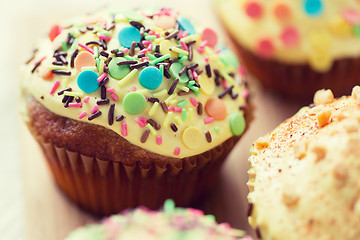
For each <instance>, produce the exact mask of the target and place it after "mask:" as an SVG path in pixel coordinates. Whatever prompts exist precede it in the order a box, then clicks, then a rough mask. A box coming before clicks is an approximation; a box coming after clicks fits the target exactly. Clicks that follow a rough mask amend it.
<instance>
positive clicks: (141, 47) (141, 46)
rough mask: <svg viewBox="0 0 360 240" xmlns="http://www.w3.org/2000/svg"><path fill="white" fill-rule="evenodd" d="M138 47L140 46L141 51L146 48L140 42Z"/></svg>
mask: <svg viewBox="0 0 360 240" xmlns="http://www.w3.org/2000/svg"><path fill="white" fill-rule="evenodd" d="M137 45H138V46H139V48H140V50H143V49H144V48H145V46H144V44H142V42H141V41H138V42H137Z"/></svg>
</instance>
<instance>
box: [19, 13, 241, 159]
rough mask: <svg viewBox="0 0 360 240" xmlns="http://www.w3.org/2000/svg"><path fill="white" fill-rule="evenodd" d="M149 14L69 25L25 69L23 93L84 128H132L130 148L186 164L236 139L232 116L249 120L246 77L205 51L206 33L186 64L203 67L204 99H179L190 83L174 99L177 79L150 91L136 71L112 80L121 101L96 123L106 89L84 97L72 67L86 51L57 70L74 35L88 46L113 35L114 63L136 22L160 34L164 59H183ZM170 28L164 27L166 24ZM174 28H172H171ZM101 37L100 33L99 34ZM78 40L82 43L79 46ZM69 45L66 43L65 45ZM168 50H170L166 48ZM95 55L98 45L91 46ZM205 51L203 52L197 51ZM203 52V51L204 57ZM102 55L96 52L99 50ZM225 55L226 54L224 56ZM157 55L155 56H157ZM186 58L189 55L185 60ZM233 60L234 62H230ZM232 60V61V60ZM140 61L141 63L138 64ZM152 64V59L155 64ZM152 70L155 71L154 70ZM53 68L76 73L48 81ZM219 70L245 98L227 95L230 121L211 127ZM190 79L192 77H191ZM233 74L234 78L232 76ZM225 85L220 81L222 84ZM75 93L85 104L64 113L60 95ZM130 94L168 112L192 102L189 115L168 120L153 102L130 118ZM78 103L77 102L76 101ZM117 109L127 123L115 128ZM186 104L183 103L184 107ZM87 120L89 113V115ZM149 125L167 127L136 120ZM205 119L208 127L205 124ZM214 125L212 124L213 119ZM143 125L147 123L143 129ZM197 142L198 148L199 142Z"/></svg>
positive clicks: (223, 55)
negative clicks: (58, 57)
mask: <svg viewBox="0 0 360 240" xmlns="http://www.w3.org/2000/svg"><path fill="white" fill-rule="evenodd" d="M161 11H165V12H166V11H168V12H171V14H173V15H177V14H178V13H176V12H172V11H170V10H161ZM157 12H159V10H157V11H156V12H155V10H154V11H153V10H147V12H146V14H149V15H151V14H153V13H157ZM142 14H143V12H140V11H139V12H130V13H129V12H126V13H119V12H117V13H109V11H108V10H106V11H102V12H101V13H97V14H93V15H87V16H84V17H81V18H78V19H75V20H74V21H72V22H71V24H72V25H64V26H65V29H63V30H62V32H61V33H60V35H58V36H57V37H56V38H55V39H54V41H52V42H51V41H50V40H49V38H46V39H44V40H43V41H42V42H40V44H39V45H38V51H37V52H36V55H35V58H34V60H32V61H31V62H30V63H29V64H27V65H24V67H23V69H22V73H23V77H22V91H23V93H24V95H26V94H31V95H32V96H34V97H35V99H37V100H38V101H39V102H40V103H42V104H43V105H44V106H45V107H46V108H48V109H49V110H50V111H52V112H54V113H56V114H58V115H60V116H65V117H68V118H72V119H76V120H79V121H83V122H88V123H94V124H98V125H101V126H104V127H106V128H109V129H111V130H113V131H115V132H116V133H118V134H120V135H124V134H122V125H123V124H124V123H126V125H127V132H128V134H127V136H124V137H125V138H126V139H127V140H128V141H129V142H131V143H133V144H135V145H138V146H140V147H142V148H145V149H147V150H150V151H152V152H155V153H160V154H162V155H166V156H171V157H178V158H183V157H187V156H192V155H196V154H200V153H202V152H204V151H207V150H209V149H211V148H214V147H215V146H217V145H219V144H221V143H222V142H224V141H225V140H227V139H228V138H230V137H232V136H233V132H232V129H231V126H230V123H229V121H230V117H229V116H230V115H231V114H232V113H235V112H236V113H237V114H241V115H243V111H242V110H239V107H240V106H245V105H246V100H245V98H246V95H247V89H245V87H244V81H243V79H242V77H241V76H240V75H239V74H237V69H236V67H237V63H236V62H231V57H232V56H233V55H232V53H231V52H230V51H229V50H228V49H226V48H223V49H222V51H221V52H220V51H217V52H215V51H216V49H215V48H213V47H211V46H205V47H204V48H202V47H201V46H200V45H201V44H203V40H202V37H201V32H202V29H203V28H196V30H197V32H196V33H195V34H191V35H188V36H185V37H183V38H182V40H183V41H184V42H189V41H192V40H196V43H195V44H194V45H193V55H194V57H193V60H192V61H191V62H190V61H184V62H182V64H183V65H184V66H190V65H191V64H193V63H198V64H199V66H198V67H197V68H196V70H203V73H201V74H200V75H199V79H198V80H197V82H198V83H199V84H200V93H199V94H198V95H197V94H194V93H191V94H188V95H184V96H179V95H178V94H177V93H178V92H179V91H181V90H185V91H188V90H189V89H188V87H187V83H179V84H178V85H177V88H176V89H175V91H174V93H173V94H171V95H169V94H168V90H169V88H170V86H171V84H172V83H173V81H174V78H172V77H171V78H170V79H167V78H165V77H163V79H162V83H161V85H160V86H159V87H158V88H156V89H154V90H150V89H146V88H144V87H143V86H142V85H141V84H140V83H139V80H138V79H139V75H140V73H141V71H142V70H143V69H144V68H139V69H138V70H134V71H132V72H130V73H129V74H128V75H127V76H125V77H124V78H122V79H120V80H117V79H114V78H112V77H111V76H110V74H107V77H108V78H109V82H108V83H107V84H106V85H105V86H106V88H107V89H109V88H113V89H114V90H113V91H114V93H115V94H116V95H117V96H118V100H117V101H115V100H116V99H115V100H114V99H113V98H112V97H111V96H110V92H108V93H107V96H106V97H107V98H108V99H109V100H110V103H109V104H106V105H99V106H98V107H99V111H101V112H102V114H101V115H100V116H98V117H96V118H95V119H93V120H92V121H89V120H88V117H89V116H90V115H91V112H90V111H91V109H92V108H93V107H94V106H95V105H96V103H97V101H98V100H99V99H100V88H99V89H98V90H96V91H95V92H93V93H90V94H88V93H85V92H83V91H82V90H81V89H80V88H79V86H78V84H77V77H78V75H79V74H80V72H81V71H78V70H76V68H71V67H70V61H71V55H72V54H73V52H74V50H75V49H78V50H79V53H81V52H84V51H86V50H85V49H84V48H82V47H80V46H76V45H75V47H72V48H71V46H67V48H68V50H65V49H64V48H63V49H62V50H63V51H66V52H67V57H66V59H67V61H68V62H69V64H68V65H67V66H60V67H58V66H54V65H53V64H52V62H53V61H55V58H54V57H53V54H54V50H55V49H58V48H59V47H60V48H61V46H63V45H64V43H65V42H66V40H67V37H68V34H69V33H70V34H71V35H73V36H74V37H75V39H77V40H78V43H80V44H83V45H86V43H87V42H89V41H99V38H98V35H107V36H109V37H110V38H111V40H109V41H107V50H106V52H107V53H109V55H110V56H112V57H114V54H112V53H111V52H110V51H111V50H113V49H120V51H121V50H122V49H124V47H122V46H120V44H119V40H118V32H119V31H120V30H121V29H123V28H124V27H129V26H131V25H130V23H129V19H130V20H131V19H134V20H136V21H140V22H141V23H142V24H143V25H144V26H145V27H146V28H149V29H150V30H152V31H154V32H157V33H159V34H160V38H159V37H157V39H155V40H154V39H153V40H151V41H152V44H153V46H154V45H155V44H160V48H163V49H160V53H161V54H163V55H165V54H167V53H171V55H173V56H172V58H173V57H180V58H181V57H182V55H179V54H178V53H176V52H175V51H170V52H169V47H172V46H175V45H178V43H177V42H176V41H175V39H174V38H172V39H170V40H164V38H165V36H166V35H165V31H166V30H164V29H162V28H160V27H159V26H157V25H156V22H155V20H154V19H155V18H153V19H151V18H148V17H144V15H142ZM112 21H115V23H116V24H115V28H114V29H113V30H110V31H104V29H103V28H102V25H104V24H106V26H107V27H109V26H111V23H112ZM94 23H95V24H94ZM162 24H164V23H162ZM170 24H171V23H170ZM88 25H91V26H92V27H93V28H94V29H93V30H86V26H88ZM83 30H84V31H85V33H81V31H83ZM94 31H96V32H97V33H93V32H94ZM167 31H168V32H170V33H171V32H172V31H174V29H168V30H167ZM77 40H76V41H77ZM64 41H65V42H64ZM165 45H166V46H165ZM89 46H90V47H91V48H92V49H94V47H93V45H89ZM177 47H178V48H179V49H180V50H179V51H180V52H181V50H183V49H182V48H181V47H180V46H177ZM199 47H200V52H203V53H199V52H198V51H197V49H198V48H199ZM201 50H202V51H201ZM95 51H96V50H95ZM139 51H140V49H139V48H138V47H137V48H136V49H135V55H137V54H138V53H139ZM219 52H220V53H219ZM151 54H154V52H153V51H151ZM128 55H129V51H127V52H126V53H125V56H128ZM185 55H186V54H185ZM229 56H230V57H229ZM43 57H46V59H45V60H43V61H42V62H41V64H40V65H39V66H38V67H37V68H36V69H35V71H34V73H32V72H31V71H32V69H33V68H34V65H35V64H36V63H37V62H38V61H39V59H42V58H43ZM205 57H206V58H207V59H208V61H209V64H210V66H211V71H212V77H211V78H208V77H207V74H206V69H205V65H206V61H205ZM229 58H230V60H229ZM98 59H99V60H96V61H98V63H99V65H100V66H103V64H104V62H105V61H106V58H105V57H102V56H99V57H98ZM138 61H140V60H138ZM150 61H151V59H150ZM149 66H150V65H149ZM50 68H52V69H60V70H61V69H63V70H66V71H71V76H63V75H58V74H55V75H54V77H52V78H50V79H49V80H46V79H44V78H42V76H43V75H44V72H45V73H46V72H47V71H48V70H49V69H50ZM214 69H218V70H219V72H220V73H221V75H222V76H221V79H224V81H225V82H226V84H227V87H230V86H234V87H233V90H232V92H233V94H239V96H238V97H237V98H236V99H232V97H231V95H230V94H227V95H225V97H223V98H222V101H223V102H224V103H225V105H226V110H227V117H226V118H225V119H224V120H221V121H213V122H211V121H210V123H207V124H206V123H205V121H207V120H209V119H208V118H209V116H208V115H207V114H206V111H205V105H206V102H207V100H208V99H210V98H217V97H218V95H219V94H220V93H221V92H223V91H224V88H223V87H222V84H220V86H216V85H215V82H214V78H215V74H214V72H213V70H214ZM84 70H92V71H95V72H96V73H98V75H99V76H100V75H101V74H102V73H103V69H102V68H101V67H100V71H99V70H98V68H97V67H96V66H92V67H88V68H83V69H82V71H84ZM230 73H232V74H236V75H235V77H234V78H233V77H231V76H230V75H231V74H230ZM185 74H186V73H185ZM228 74H230V75H228ZM221 79H220V80H221ZM56 81H60V85H59V87H58V88H57V89H56V91H55V93H54V94H53V95H51V94H50V93H49V92H50V90H51V89H52V88H53V86H54V84H55V82H56ZM69 87H70V88H71V89H72V91H71V92H66V93H67V94H72V95H73V96H78V97H80V99H81V104H82V107H81V108H80V107H68V108H65V107H64V103H62V99H63V97H64V94H63V95H58V94H57V93H58V92H59V91H61V90H63V89H66V88H69ZM129 92H138V93H140V94H142V95H144V96H145V97H146V98H149V97H155V98H158V99H159V100H160V101H161V100H162V101H165V103H167V105H168V106H170V105H173V106H174V107H177V105H178V104H179V103H180V102H182V101H184V100H185V101H186V104H185V105H184V106H182V109H183V112H184V113H183V112H175V111H169V112H168V113H167V114H166V113H164V111H163V110H162V107H161V106H160V104H159V103H151V102H149V101H147V102H146V107H145V110H144V111H142V112H141V113H139V114H135V115H132V114H128V113H127V112H126V111H125V109H124V106H123V98H124V96H125V95H126V94H128V93H129ZM87 97H90V99H89V102H87V103H85V102H84V99H86V98H87ZM191 97H193V98H194V99H195V100H196V102H198V103H202V105H203V108H204V110H203V113H202V115H199V114H198V109H197V107H196V106H194V105H193V104H192V102H191V101H190V98H191ZM73 102H74V103H75V101H73ZM113 103H115V111H114V116H115V117H116V116H120V115H124V116H125V119H124V120H122V121H120V122H117V121H115V119H114V124H113V125H111V126H110V125H109V123H108V112H109V107H110V105H111V104H113ZM183 103H185V102H182V104H183ZM83 112H85V113H86V114H87V115H86V116H85V117H83V118H81V119H79V115H81V113H83ZM83 114H84V113H83ZM141 118H144V119H149V118H151V119H153V120H155V121H156V122H157V123H158V124H160V125H161V128H160V129H158V130H156V129H155V128H154V127H153V126H151V125H150V124H149V123H144V125H145V126H143V127H141V126H140V125H139V124H138V123H137V122H136V119H138V120H141ZM204 119H205V121H204ZM210 120H211V119H210ZM140 124H141V123H140ZM172 124H175V126H176V127H177V128H178V130H177V131H176V132H174V131H173V130H172V129H171V125H172ZM146 129H149V130H150V134H149V136H148V138H147V139H146V140H145V142H144V143H142V142H141V137H142V135H143V133H144V132H145V130H146ZM207 131H209V132H210V135H211V142H209V141H208V139H207V138H206V136H205V133H206V132H207ZM193 134H194V136H193V137H194V138H191V135H193ZM159 136H161V139H162V143H161V144H158V143H159V142H157V140H158V141H159V138H160V137H159ZM195 139H196V141H195V142H194V140H195Z"/></svg>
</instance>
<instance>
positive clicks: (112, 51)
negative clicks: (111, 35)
mask: <svg viewBox="0 0 360 240" xmlns="http://www.w3.org/2000/svg"><path fill="white" fill-rule="evenodd" d="M110 52H111V53H112V54H115V53H118V52H119V49H117V48H115V49H113V50H111V51H110Z"/></svg>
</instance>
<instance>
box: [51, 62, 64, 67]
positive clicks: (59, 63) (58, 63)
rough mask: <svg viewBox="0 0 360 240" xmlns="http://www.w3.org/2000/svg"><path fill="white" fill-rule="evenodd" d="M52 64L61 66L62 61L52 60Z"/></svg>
mask: <svg viewBox="0 0 360 240" xmlns="http://www.w3.org/2000/svg"><path fill="white" fill-rule="evenodd" d="M52 65H56V66H62V65H64V63H63V62H60V61H54V62H52Z"/></svg>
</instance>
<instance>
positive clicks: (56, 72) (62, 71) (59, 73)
mask: <svg viewBox="0 0 360 240" xmlns="http://www.w3.org/2000/svg"><path fill="white" fill-rule="evenodd" d="M51 72H52V73H54V74H58V75H65V76H70V75H71V71H66V70H52V71H51Z"/></svg>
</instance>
